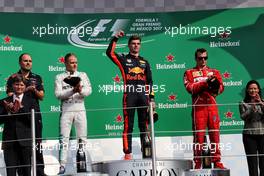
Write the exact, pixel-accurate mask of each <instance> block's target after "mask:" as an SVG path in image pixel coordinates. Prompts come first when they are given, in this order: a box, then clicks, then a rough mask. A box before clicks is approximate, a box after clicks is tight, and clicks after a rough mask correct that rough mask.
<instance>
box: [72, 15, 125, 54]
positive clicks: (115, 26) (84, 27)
mask: <svg viewBox="0 0 264 176" xmlns="http://www.w3.org/2000/svg"><path fill="white" fill-rule="evenodd" d="M128 22H129V20H128V19H116V20H112V19H100V20H99V21H98V20H87V21H84V22H82V23H80V24H79V25H77V26H76V27H75V30H72V31H71V32H70V33H69V34H68V41H69V42H70V43H71V44H72V45H74V46H77V47H81V48H90V49H106V48H107V47H108V44H102V42H109V40H110V38H111V37H112V36H114V35H115V33H116V32H117V31H119V30H124V29H125V28H126V26H127V24H128ZM93 25H95V27H93ZM76 31H85V33H84V34H85V35H84V36H83V35H79V32H76ZM126 45H127V43H123V44H122V43H121V44H118V45H117V47H125V46H126Z"/></svg>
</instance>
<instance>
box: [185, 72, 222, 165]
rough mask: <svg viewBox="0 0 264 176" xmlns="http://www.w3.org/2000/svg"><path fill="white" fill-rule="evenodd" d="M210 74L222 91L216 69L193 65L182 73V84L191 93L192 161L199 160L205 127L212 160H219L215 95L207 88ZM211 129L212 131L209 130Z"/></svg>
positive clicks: (220, 91)
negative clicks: (193, 66)
mask: <svg viewBox="0 0 264 176" xmlns="http://www.w3.org/2000/svg"><path fill="white" fill-rule="evenodd" d="M210 76H215V77H216V78H217V79H218V81H219V82H220V87H219V90H218V94H220V93H222V92H223V91H224V86H223V81H222V78H221V74H220V72H219V71H218V70H216V69H211V68H209V67H205V68H203V69H201V68H198V67H195V68H193V69H189V70H187V71H186V72H185V73H184V85H185V88H186V90H187V91H188V92H189V93H190V94H192V104H193V107H192V120H193V136H194V138H193V143H194V146H193V150H194V162H195V163H199V162H201V158H200V156H201V154H202V149H203V147H202V146H203V143H204V136H205V130H206V127H208V129H209V130H210V131H209V138H210V143H211V156H212V162H214V163H215V162H218V161H220V160H221V153H220V150H219V139H220V137H219V134H220V133H219V128H220V125H219V122H220V118H219V115H218V108H217V104H216V100H215V97H216V96H217V95H218V94H217V95H216V94H213V93H212V92H211V91H210V90H209V89H208V84H207V79H208V77H210ZM211 130H212V131H211Z"/></svg>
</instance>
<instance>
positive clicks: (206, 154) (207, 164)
mask: <svg viewBox="0 0 264 176" xmlns="http://www.w3.org/2000/svg"><path fill="white" fill-rule="evenodd" d="M202 155H203V158H202V161H203V169H210V168H212V164H211V157H210V156H211V155H210V147H209V145H208V143H207V138H206V135H205V136H204V143H203V152H202Z"/></svg>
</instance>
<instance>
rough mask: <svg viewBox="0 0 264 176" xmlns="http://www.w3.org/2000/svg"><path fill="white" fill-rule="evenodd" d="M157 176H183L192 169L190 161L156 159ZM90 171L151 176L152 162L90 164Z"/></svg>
mask: <svg viewBox="0 0 264 176" xmlns="http://www.w3.org/2000/svg"><path fill="white" fill-rule="evenodd" d="M156 166H157V175H158V176H167V175H170V176H184V172H185V171H186V170H190V169H192V160H175V159H157V161H156ZM92 171H94V172H100V173H106V174H108V175H109V176H132V175H133V176H151V175H152V160H151V159H141V160H140V159H138V160H119V161H107V162H99V163H94V164H92Z"/></svg>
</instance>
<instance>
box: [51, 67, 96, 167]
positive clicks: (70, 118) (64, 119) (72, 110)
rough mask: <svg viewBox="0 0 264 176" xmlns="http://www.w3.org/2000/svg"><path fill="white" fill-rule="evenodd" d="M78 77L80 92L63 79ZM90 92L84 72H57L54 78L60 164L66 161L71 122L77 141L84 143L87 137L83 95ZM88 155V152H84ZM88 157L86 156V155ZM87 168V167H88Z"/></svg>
mask: <svg viewBox="0 0 264 176" xmlns="http://www.w3.org/2000/svg"><path fill="white" fill-rule="evenodd" d="M68 76H71V77H74V76H75V77H80V78H81V82H80V84H81V86H82V91H81V93H74V92H73V87H72V86H70V85H69V84H67V83H65V82H64V81H63V79H64V78H66V77H68ZM91 93H92V88H91V84H90V81H89V78H88V77H87V75H86V73H84V72H78V71H76V72H74V74H72V75H70V73H69V72H67V71H66V72H64V73H61V74H58V75H57V76H56V79H55V96H56V97H57V98H58V99H59V100H61V111H62V113H61V116H60V153H59V161H60V164H61V165H63V166H65V165H66V163H67V152H68V147H69V136H70V132H71V127H72V123H74V125H75V130H76V135H77V142H78V141H79V139H81V140H82V143H84V144H85V143H86V138H87V121H86V111H85V105H84V97H86V96H88V95H90V94H91ZM78 146H79V145H78ZM86 154H87V156H89V154H88V152H86ZM87 158H88V157H87ZM88 168H89V167H88Z"/></svg>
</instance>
